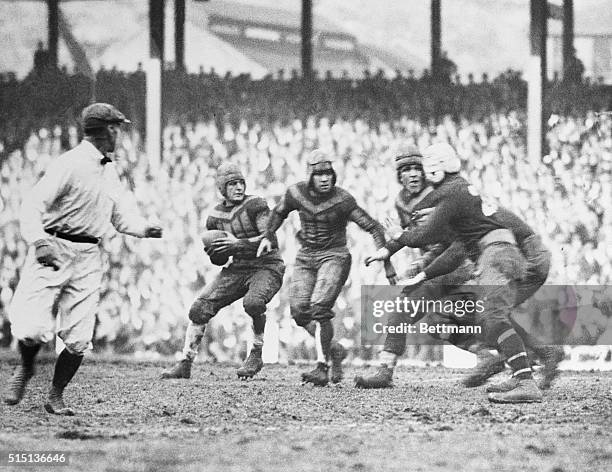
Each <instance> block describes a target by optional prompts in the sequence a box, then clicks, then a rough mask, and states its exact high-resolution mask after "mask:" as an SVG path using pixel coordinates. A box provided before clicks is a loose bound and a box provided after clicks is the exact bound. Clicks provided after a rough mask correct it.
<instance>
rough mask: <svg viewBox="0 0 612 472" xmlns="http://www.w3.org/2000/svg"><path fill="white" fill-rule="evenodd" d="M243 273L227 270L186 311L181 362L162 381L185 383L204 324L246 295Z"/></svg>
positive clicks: (168, 370) (204, 327)
mask: <svg viewBox="0 0 612 472" xmlns="http://www.w3.org/2000/svg"><path fill="white" fill-rule="evenodd" d="M246 278H247V276H246V274H245V273H244V272H241V271H236V270H233V269H232V268H231V267H227V268H224V269H222V270H221V273H220V274H219V275H217V277H215V278H214V280H213V281H212V282H210V283H209V284H208V285H206V286H205V287H204V289H203V290H202V292H201V293H200V295H199V296H198V297H197V298H196V299H195V301H194V302H193V304H192V305H191V308H190V309H189V324H188V325H187V330H186V332H185V345H184V347H183V355H182V359H181V360H180V361H179V362H177V363H176V364H175V365H174V366H172V367H171V368H170V369H167V370H165V371H164V372H162V374H161V378H162V379H188V378H190V377H191V366H192V364H193V361H194V359H195V358H196V356H197V355H198V351H199V348H200V343H201V341H202V338H203V336H204V332H205V330H206V324H207V323H208V322H209V321H210V320H211V319H212V318H213V317H214V316H215V315H216V314H217V313H218V312H219V310H220V309H221V308H223V307H226V306H228V305H231V304H232V303H234V302H235V301H236V300H238V299H240V298H242V297H243V296H244V294H245V292H246V286H245V280H246Z"/></svg>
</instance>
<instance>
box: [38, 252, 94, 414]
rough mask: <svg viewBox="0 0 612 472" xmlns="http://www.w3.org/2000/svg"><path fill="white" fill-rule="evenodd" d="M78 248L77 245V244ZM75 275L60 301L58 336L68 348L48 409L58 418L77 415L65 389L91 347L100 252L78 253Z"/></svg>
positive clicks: (56, 374)
mask: <svg viewBox="0 0 612 472" xmlns="http://www.w3.org/2000/svg"><path fill="white" fill-rule="evenodd" d="M74 244H76V243H74ZM72 266H73V273H72V276H71V278H70V280H69V281H68V282H67V283H66V284H65V285H64V287H63V288H62V291H61V293H60V297H59V312H58V317H59V330H58V332H57V335H58V336H59V338H60V339H61V340H62V341H63V342H64V345H65V348H64V350H63V351H62V352H61V353H60V354H59V356H58V358H57V360H56V362H55V369H54V373H53V380H52V383H51V389H50V390H49V395H48V398H47V402H46V403H45V409H46V410H47V411H48V412H49V413H54V414H58V415H74V411H73V410H72V409H71V408H68V407H66V405H65V404H64V399H63V394H64V389H65V388H66V386H67V385H68V384H69V383H70V381H71V380H72V378H73V377H74V375H75V374H76V372H77V371H78V369H79V367H80V365H81V362H82V360H83V355H84V354H85V351H86V350H87V349H88V348H89V347H90V346H91V341H92V337H93V332H94V326H95V321H96V312H97V310H98V301H99V296H100V283H101V281H102V262H101V259H100V250H99V249H98V248H97V247H92V248H90V249H89V250H87V251H83V252H79V253H77V255H76V256H75V258H74V260H73V262H72Z"/></svg>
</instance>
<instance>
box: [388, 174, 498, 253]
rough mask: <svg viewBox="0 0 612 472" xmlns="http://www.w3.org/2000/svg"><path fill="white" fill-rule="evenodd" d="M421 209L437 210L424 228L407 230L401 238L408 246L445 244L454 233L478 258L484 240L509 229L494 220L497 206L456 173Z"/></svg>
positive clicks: (469, 251)
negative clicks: (486, 236)
mask: <svg viewBox="0 0 612 472" xmlns="http://www.w3.org/2000/svg"><path fill="white" fill-rule="evenodd" d="M417 206H418V207H419V208H423V209H431V208H433V210H431V212H430V213H429V214H428V217H427V221H426V222H425V223H424V224H423V225H419V226H417V227H415V228H411V229H410V230H408V231H405V232H404V233H403V234H402V235H401V236H400V237H399V238H398V241H399V242H400V243H401V244H403V245H404V246H409V247H421V246H423V245H424V244H432V243H445V242H448V240H449V235H451V234H452V235H453V239H457V240H459V241H460V242H461V243H463V245H464V246H465V248H466V249H467V251H468V254H469V256H470V257H471V258H473V259H475V258H476V257H477V256H478V255H479V250H478V242H479V241H480V239H481V238H483V237H484V236H485V235H486V234H488V233H490V232H491V231H494V230H496V229H506V226H504V225H503V224H502V223H501V222H499V221H497V220H496V219H495V218H494V217H493V214H494V213H495V211H496V210H497V207H496V206H494V205H491V204H489V202H486V201H483V200H482V198H481V197H480V195H479V194H478V191H477V190H476V188H475V187H473V186H472V185H470V184H469V183H468V182H467V181H466V180H465V179H464V178H463V177H460V176H459V175H456V174H451V175H447V176H446V178H445V179H444V181H443V182H442V183H441V184H440V185H439V186H438V187H436V188H435V189H434V190H433V191H432V192H430V193H429V194H428V195H427V196H426V197H425V198H424V199H423V200H422V201H421V202H419V204H418V205H417Z"/></svg>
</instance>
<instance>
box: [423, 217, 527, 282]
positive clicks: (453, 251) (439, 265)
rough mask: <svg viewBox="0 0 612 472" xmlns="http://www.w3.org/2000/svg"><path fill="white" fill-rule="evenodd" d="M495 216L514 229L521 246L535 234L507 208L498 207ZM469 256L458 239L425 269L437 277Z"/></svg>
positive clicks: (505, 225) (428, 275)
mask: <svg viewBox="0 0 612 472" xmlns="http://www.w3.org/2000/svg"><path fill="white" fill-rule="evenodd" d="M493 218H494V219H495V220H496V221H497V222H499V223H501V224H502V225H504V227H505V228H507V229H509V230H510V231H512V234H513V236H514V239H516V242H517V244H518V245H519V247H521V246H522V244H523V241H525V239H527V238H528V237H529V236H532V235H533V234H535V233H534V231H533V229H531V227H530V226H529V225H528V224H527V223H525V222H524V221H523V220H522V219H521V218H519V217H518V216H517V215H515V214H514V213H512V212H511V211H510V210H508V209H507V208H504V207H498V208H497V211H496V212H495V213H493ZM467 257H468V252H467V249H466V247H465V245H464V244H463V243H462V242H460V241H459V240H456V241H454V242H453V243H452V244H451V245H450V246H449V247H448V248H446V250H445V251H444V252H442V253H441V254H440V255H439V256H438V257H437V258H436V259H434V260H433V261H432V262H431V263H430V265H429V266H427V267H426V268H425V269H424V272H425V274H426V275H427V278H428V279H429V278H432V277H437V276H439V275H441V274H447V273H449V272H451V271H453V270H455V269H456V268H457V267H459V266H460V265H461V263H462V262H463V261H464V260H465V259H466V258H467Z"/></svg>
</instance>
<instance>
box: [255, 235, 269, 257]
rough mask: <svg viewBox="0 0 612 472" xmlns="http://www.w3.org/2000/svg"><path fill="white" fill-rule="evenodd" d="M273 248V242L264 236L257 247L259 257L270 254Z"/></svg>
mask: <svg viewBox="0 0 612 472" xmlns="http://www.w3.org/2000/svg"><path fill="white" fill-rule="evenodd" d="M271 250H272V242H271V241H270V240H269V239H268V238H263V239H262V240H261V242H260V243H259V247H258V248H257V257H260V256H263V255H264V254H268V253H269V252H270V251H271Z"/></svg>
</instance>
